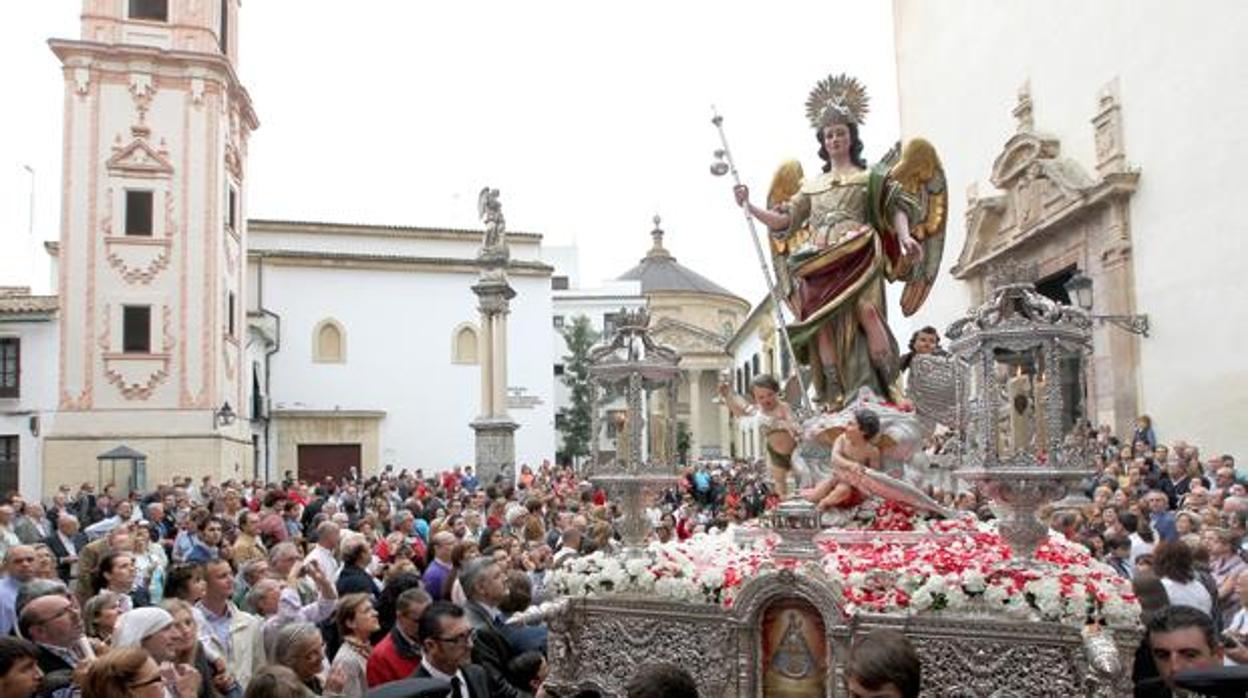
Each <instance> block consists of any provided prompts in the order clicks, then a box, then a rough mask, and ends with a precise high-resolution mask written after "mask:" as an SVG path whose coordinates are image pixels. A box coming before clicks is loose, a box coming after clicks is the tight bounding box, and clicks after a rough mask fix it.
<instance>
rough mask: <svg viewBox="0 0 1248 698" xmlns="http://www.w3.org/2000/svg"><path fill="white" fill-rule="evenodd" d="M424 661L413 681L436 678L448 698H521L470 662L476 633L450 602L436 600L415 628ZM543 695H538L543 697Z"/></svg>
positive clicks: (459, 609) (506, 685)
mask: <svg viewBox="0 0 1248 698" xmlns="http://www.w3.org/2000/svg"><path fill="white" fill-rule="evenodd" d="M417 633H418V636H419V638H420V644H421V646H422V647H423V649H424V658H423V659H421V662H420V667H419V668H418V669H416V672H415V673H414V674H412V676H413V678H435V679H440V680H442V681H445V682H447V683H448V684H450V686H451V692H450V693H449V694H448V696H449V698H499V697H505V698H513V697H515V698H523V697H527V696H529V694H528V693H525V692H523V691H519V690H517V689H516V688H515V687H514V686H512V685H511V684H509V683H507V681H505V680H503V679H502V678H501V677H498V676H495V675H494V674H493V673H492V672H488V671H486V670H485V668H484V667H481V666H479V665H476V664H473V663H472V647H473V641H474V637H475V636H476V631H475V630H473V628H472V625H470V624H469V623H468V618H467V616H466V615H465V614H464V609H462V608H460V607H459V606H456V605H455V604H453V603H451V602H449V601H435V602H433V603H432V604H430V605H429V607H428V608H426V609H425V612H424V613H422V614H421V615H420V623H419V626H418V629H417ZM543 696H545V692H544V691H543V690H541V689H539V690H538V692H537V698H543Z"/></svg>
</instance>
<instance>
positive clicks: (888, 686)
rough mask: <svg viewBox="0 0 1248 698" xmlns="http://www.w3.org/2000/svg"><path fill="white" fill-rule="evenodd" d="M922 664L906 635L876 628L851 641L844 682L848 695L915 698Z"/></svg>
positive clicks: (917, 693)
mask: <svg viewBox="0 0 1248 698" xmlns="http://www.w3.org/2000/svg"><path fill="white" fill-rule="evenodd" d="M921 669H922V667H921V664H920V662H919V655H918V653H917V652H915V650H914V646H913V645H911V644H910V640H908V639H907V638H906V636H905V635H902V634H901V633H899V632H897V631H895V630H876V631H873V632H871V633H870V634H868V635H867V636H866V637H864V638H862V639H860V640H859V641H858V642H856V643H854V646H853V648H852V649H851V650H850V653H849V662H848V664H847V665H846V667H845V686H846V690H847V691H848V692H849V695H851V696H894V697H895V698H917V697H918V695H919V687H920V683H921V681H920V679H921Z"/></svg>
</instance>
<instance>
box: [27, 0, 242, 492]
mask: <svg viewBox="0 0 1248 698" xmlns="http://www.w3.org/2000/svg"><path fill="white" fill-rule="evenodd" d="M237 15H238V1H237V0H224V1H223V2H217V3H177V2H141V3H140V2H122V1H121V0H111V1H110V0H86V1H85V2H84V3H83V11H82V31H81V36H80V38H79V39H77V40H66V39H53V40H51V41H50V42H49V43H50V46H51V48H52V51H53V52H54V53H55V54H56V55H57V57H58V58H59V59H60V61H61V64H62V66H63V71H62V72H63V79H64V84H65V106H64V117H63V119H64V141H63V143H62V148H63V151H64V166H63V181H62V191H61V201H62V207H61V211H62V213H61V225H60V228H61V234H60V244H59V260H58V266H59V274H58V276H59V278H58V283H57V287H58V293H57V295H58V298H59V306H60V311H59V317H58V320H59V334H60V341H59V344H60V347H59V352H58V353H59V364H58V370H57V375H58V376H59V389H58V391H57V394H58V399H57V406H58V415H57V418H56V420H55V423H54V424H53V425H52V428H51V429H50V430H49V432H48V434H47V435H46V437H45V444H44V454H43V463H44V475H45V477H44V489H45V490H46V489H47V488H48V487H50V486H52V485H54V484H58V483H65V482H74V481H77V482H80V481H82V480H84V479H91V480H93V479H95V478H94V477H87V476H86V474H87V473H89V472H91V471H92V470H94V468H95V461H96V456H98V455H99V454H101V453H103V452H105V451H109V450H112V449H113V448H114V447H117V446H119V445H123V444H124V445H127V446H129V447H131V448H133V449H136V450H137V451H140V452H143V453H145V454H146V455H147V457H148V460H147V468H148V472H147V475H148V477H149V478H151V479H152V481H153V482H154V481H164V480H167V479H168V478H170V477H172V476H173V475H175V474H179V475H214V476H217V477H230V476H234V475H238V474H243V473H247V472H250V470H251V460H250V459H251V454H252V447H251V444H250V441H249V439H248V437H247V433H246V427H245V424H243V423H242V422H239V421H231V420H230V419H228V417H229V415H230V414H232V413H233V411H234V409H235V406H238V405H241V404H242V403H243V402H244V401H245V395H246V382H245V380H244V379H243V366H242V362H243V355H244V351H243V337H244V334H245V332H244V328H245V322H244V317H243V308H244V307H245V299H244V285H243V273H244V264H245V257H244V250H245V249H246V244H247V242H246V241H247V231H246V226H245V221H246V218H245V211H246V201H245V196H244V182H245V175H246V162H247V142H248V138H249V137H250V134H251V132H252V131H253V130H255V129H256V128H257V127H258V125H259V123H258V121H257V119H256V115H255V112H254V111H253V109H252V105H251V99H250V97H249V96H248V94H247V91H246V90H245V89H244V88H243V86H242V85H241V83H240V82H239V79H238V75H237V73H236V71H235V66H236V65H237V59H238V55H237V40H236V35H237V34H236V32H235V31H234V28H235V26H236V24H237ZM223 416H224V417H223ZM132 484H133V485H135V486H143V485H144V484H145V483H144V482H141V481H140V482H132Z"/></svg>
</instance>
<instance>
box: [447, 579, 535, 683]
mask: <svg viewBox="0 0 1248 698" xmlns="http://www.w3.org/2000/svg"><path fill="white" fill-rule="evenodd" d="M459 581H460V584H461V585H462V586H463V588H464V595H465V596H467V597H468V599H467V601H465V602H464V613H465V614H466V616H467V618H468V623H469V624H470V625H471V626H472V628H473V630H474V631H476V637H475V638H474V641H473V647H472V661H473V662H475V663H477V664H480V665H481V666H482V667H484V668H485V670H486V671H488V672H489V673H490V675H491V677H497V678H499V679H504V680H506V681H508V682H511V683H512V684H513V685H514V686H515V687H516V688H517V689H520V690H523V686H521V685H519V684H517V683H515V681H513V679H512V676H511V674H510V672H509V671H508V664H510V662H511V660H512V659H513V658H514V657H515V656H516V655H517V654H518V653H517V652H516V651H515V649H514V648H513V647H512V646H511V644H510V643H508V642H507V639H506V637H504V636H503V634H502V632H500V628H501V627H502V626H503V625H504V623H505V620H504V617H503V613H502V611H500V610H498V606H499V604H501V603H502V602H503V600H504V599H506V598H507V594H508V589H507V570H506V569H504V568H503V566H502V565H500V564H498V563H496V562H494V559H493V558H490V557H479V558H476V559H474V560H471V561H470V562H468V563H467V564H465V565H464V567H463V569H462V570H460V573H459Z"/></svg>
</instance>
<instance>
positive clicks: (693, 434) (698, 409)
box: [685, 369, 702, 460]
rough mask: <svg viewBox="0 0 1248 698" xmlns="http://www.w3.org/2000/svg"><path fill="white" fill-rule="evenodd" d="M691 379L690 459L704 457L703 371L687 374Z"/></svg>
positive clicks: (695, 370)
mask: <svg viewBox="0 0 1248 698" xmlns="http://www.w3.org/2000/svg"><path fill="white" fill-rule="evenodd" d="M685 375H686V376H687V377H688V379H689V458H690V459H691V460H692V459H694V458H701V457H702V371H701V370H700V369H691V370H689V371H686V372H685Z"/></svg>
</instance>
